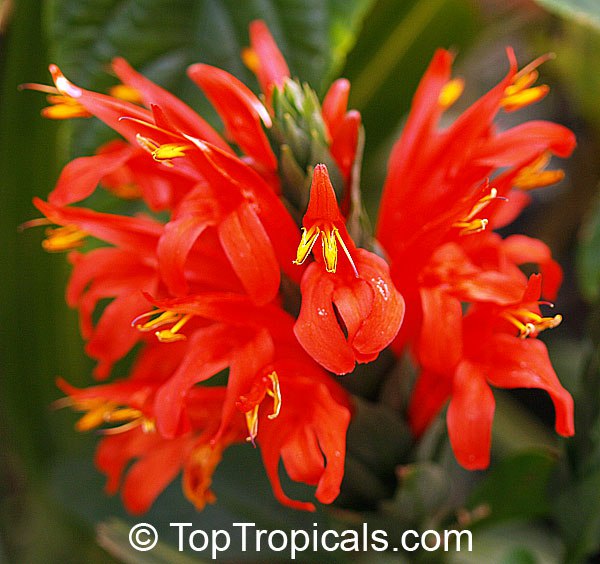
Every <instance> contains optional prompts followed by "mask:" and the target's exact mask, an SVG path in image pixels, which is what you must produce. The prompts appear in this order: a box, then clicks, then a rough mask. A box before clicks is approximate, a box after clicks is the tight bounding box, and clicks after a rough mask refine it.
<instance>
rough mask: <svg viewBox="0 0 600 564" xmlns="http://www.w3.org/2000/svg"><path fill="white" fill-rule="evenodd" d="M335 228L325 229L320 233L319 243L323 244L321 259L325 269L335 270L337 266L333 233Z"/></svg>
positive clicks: (335, 243)
mask: <svg viewBox="0 0 600 564" xmlns="http://www.w3.org/2000/svg"><path fill="white" fill-rule="evenodd" d="M336 232H337V229H336V228H335V227H334V228H333V229H331V230H330V229H326V230H324V231H323V232H322V233H323V235H322V237H321V245H322V246H323V260H324V261H325V270H327V272H335V269H336V267H337V242H336V238H335V234H336Z"/></svg>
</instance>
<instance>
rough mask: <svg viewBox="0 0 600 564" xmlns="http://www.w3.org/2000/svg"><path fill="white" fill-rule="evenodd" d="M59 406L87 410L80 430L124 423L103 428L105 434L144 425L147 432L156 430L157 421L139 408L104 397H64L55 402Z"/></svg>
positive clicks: (79, 423)
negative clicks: (77, 398) (123, 404)
mask: <svg viewBox="0 0 600 564" xmlns="http://www.w3.org/2000/svg"><path fill="white" fill-rule="evenodd" d="M55 405H56V406H57V407H66V406H69V407H72V408H73V409H75V410H76V411H85V412H87V413H85V415H83V417H81V418H80V419H79V421H77V423H76V424H75V428H76V429H77V430H78V431H81V432H86V431H91V430H92V429H96V428H98V427H100V426H101V425H104V424H107V423H108V424H111V423H123V425H119V426H117V427H110V428H107V429H102V432H103V433H104V434H109V435H110V434H117V433H122V432H124V431H128V430H129V429H133V428H134V427H139V426H141V427H142V430H143V431H144V432H145V433H149V432H153V431H154V430H155V423H154V421H153V420H151V419H148V418H146V417H145V416H144V414H143V413H142V412H141V411H140V410H139V409H135V408H132V407H123V406H120V405H119V404H118V403H116V402H114V401H109V400H106V399H103V398H85V399H80V400H74V399H72V398H64V399H63V400H59V401H58V402H56V404H55Z"/></svg>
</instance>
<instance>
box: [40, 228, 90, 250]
mask: <svg viewBox="0 0 600 564" xmlns="http://www.w3.org/2000/svg"><path fill="white" fill-rule="evenodd" d="M87 236H88V234H87V233H86V232H85V231H82V230H81V229H79V227H77V226H76V225H65V226H64V227H56V228H54V229H46V239H44V240H43V241H42V248H43V249H44V250H45V251H48V252H51V253H58V252H61V251H70V250H72V249H76V248H78V247H81V245H83V240H84V239H85V238H86V237H87Z"/></svg>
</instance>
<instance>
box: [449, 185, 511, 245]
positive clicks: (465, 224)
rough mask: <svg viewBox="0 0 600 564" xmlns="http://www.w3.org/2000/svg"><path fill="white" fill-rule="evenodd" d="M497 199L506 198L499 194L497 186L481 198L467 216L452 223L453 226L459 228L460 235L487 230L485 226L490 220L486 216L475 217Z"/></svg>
mask: <svg viewBox="0 0 600 564" xmlns="http://www.w3.org/2000/svg"><path fill="white" fill-rule="evenodd" d="M496 199H504V198H502V197H501V196H498V190H496V188H492V189H491V190H490V193H489V194H488V195H487V196H484V197H483V198H481V199H479V200H478V201H477V202H476V203H475V205H474V206H473V207H472V208H471V211H470V212H469V213H468V214H467V216H466V217H464V218H463V219H461V220H460V221H456V222H455V223H453V224H452V226H453V227H457V228H459V229H460V230H461V231H460V233H459V234H460V235H469V234H472V233H479V232H481V231H485V228H486V227H487V226H488V223H489V220H487V219H486V218H482V219H479V218H475V216H476V215H478V214H479V213H480V212H481V211H483V210H484V209H485V208H486V207H487V206H488V205H489V204H490V202H492V201H493V200H496Z"/></svg>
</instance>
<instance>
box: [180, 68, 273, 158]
mask: <svg viewBox="0 0 600 564" xmlns="http://www.w3.org/2000/svg"><path fill="white" fill-rule="evenodd" d="M188 75H189V77H190V78H191V79H192V80H193V81H194V82H195V83H196V84H197V85H198V86H199V87H200V88H201V89H202V91H203V92H204V94H206V97H207V98H208V99H209V100H210V102H211V104H212V105H213V106H214V107H215V108H216V110H217V112H218V113H219V116H221V119H222V120H223V123H224V124H225V127H226V129H227V131H228V133H229V135H230V136H231V138H232V139H233V140H234V141H235V142H236V143H237V144H238V145H239V146H240V147H241V148H242V150H243V151H244V152H245V153H246V154H247V155H249V156H250V157H253V158H254V159H256V160H257V161H258V162H259V163H261V164H262V165H263V166H264V167H265V168H267V169H268V170H275V169H276V168H277V159H276V157H275V154H274V153H273V150H272V149H271V145H270V143H269V140H268V138H267V136H266V135H265V132H264V130H263V127H262V124H263V123H264V125H265V126H266V127H270V126H271V116H270V115H269V112H268V111H267V109H266V108H265V107H264V106H263V104H262V102H261V101H260V100H259V99H258V98H257V97H256V96H255V95H254V93H253V92H252V91H251V90H250V89H249V88H248V87H247V86H246V85H245V84H243V83H242V82H241V81H239V80H238V79H237V78H235V76H233V75H231V74H229V73H228V72H226V71H224V70H221V69H219V68H217V67H212V66H210V65H204V64H200V63H198V64H196V65H192V66H191V67H189V68H188Z"/></svg>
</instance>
